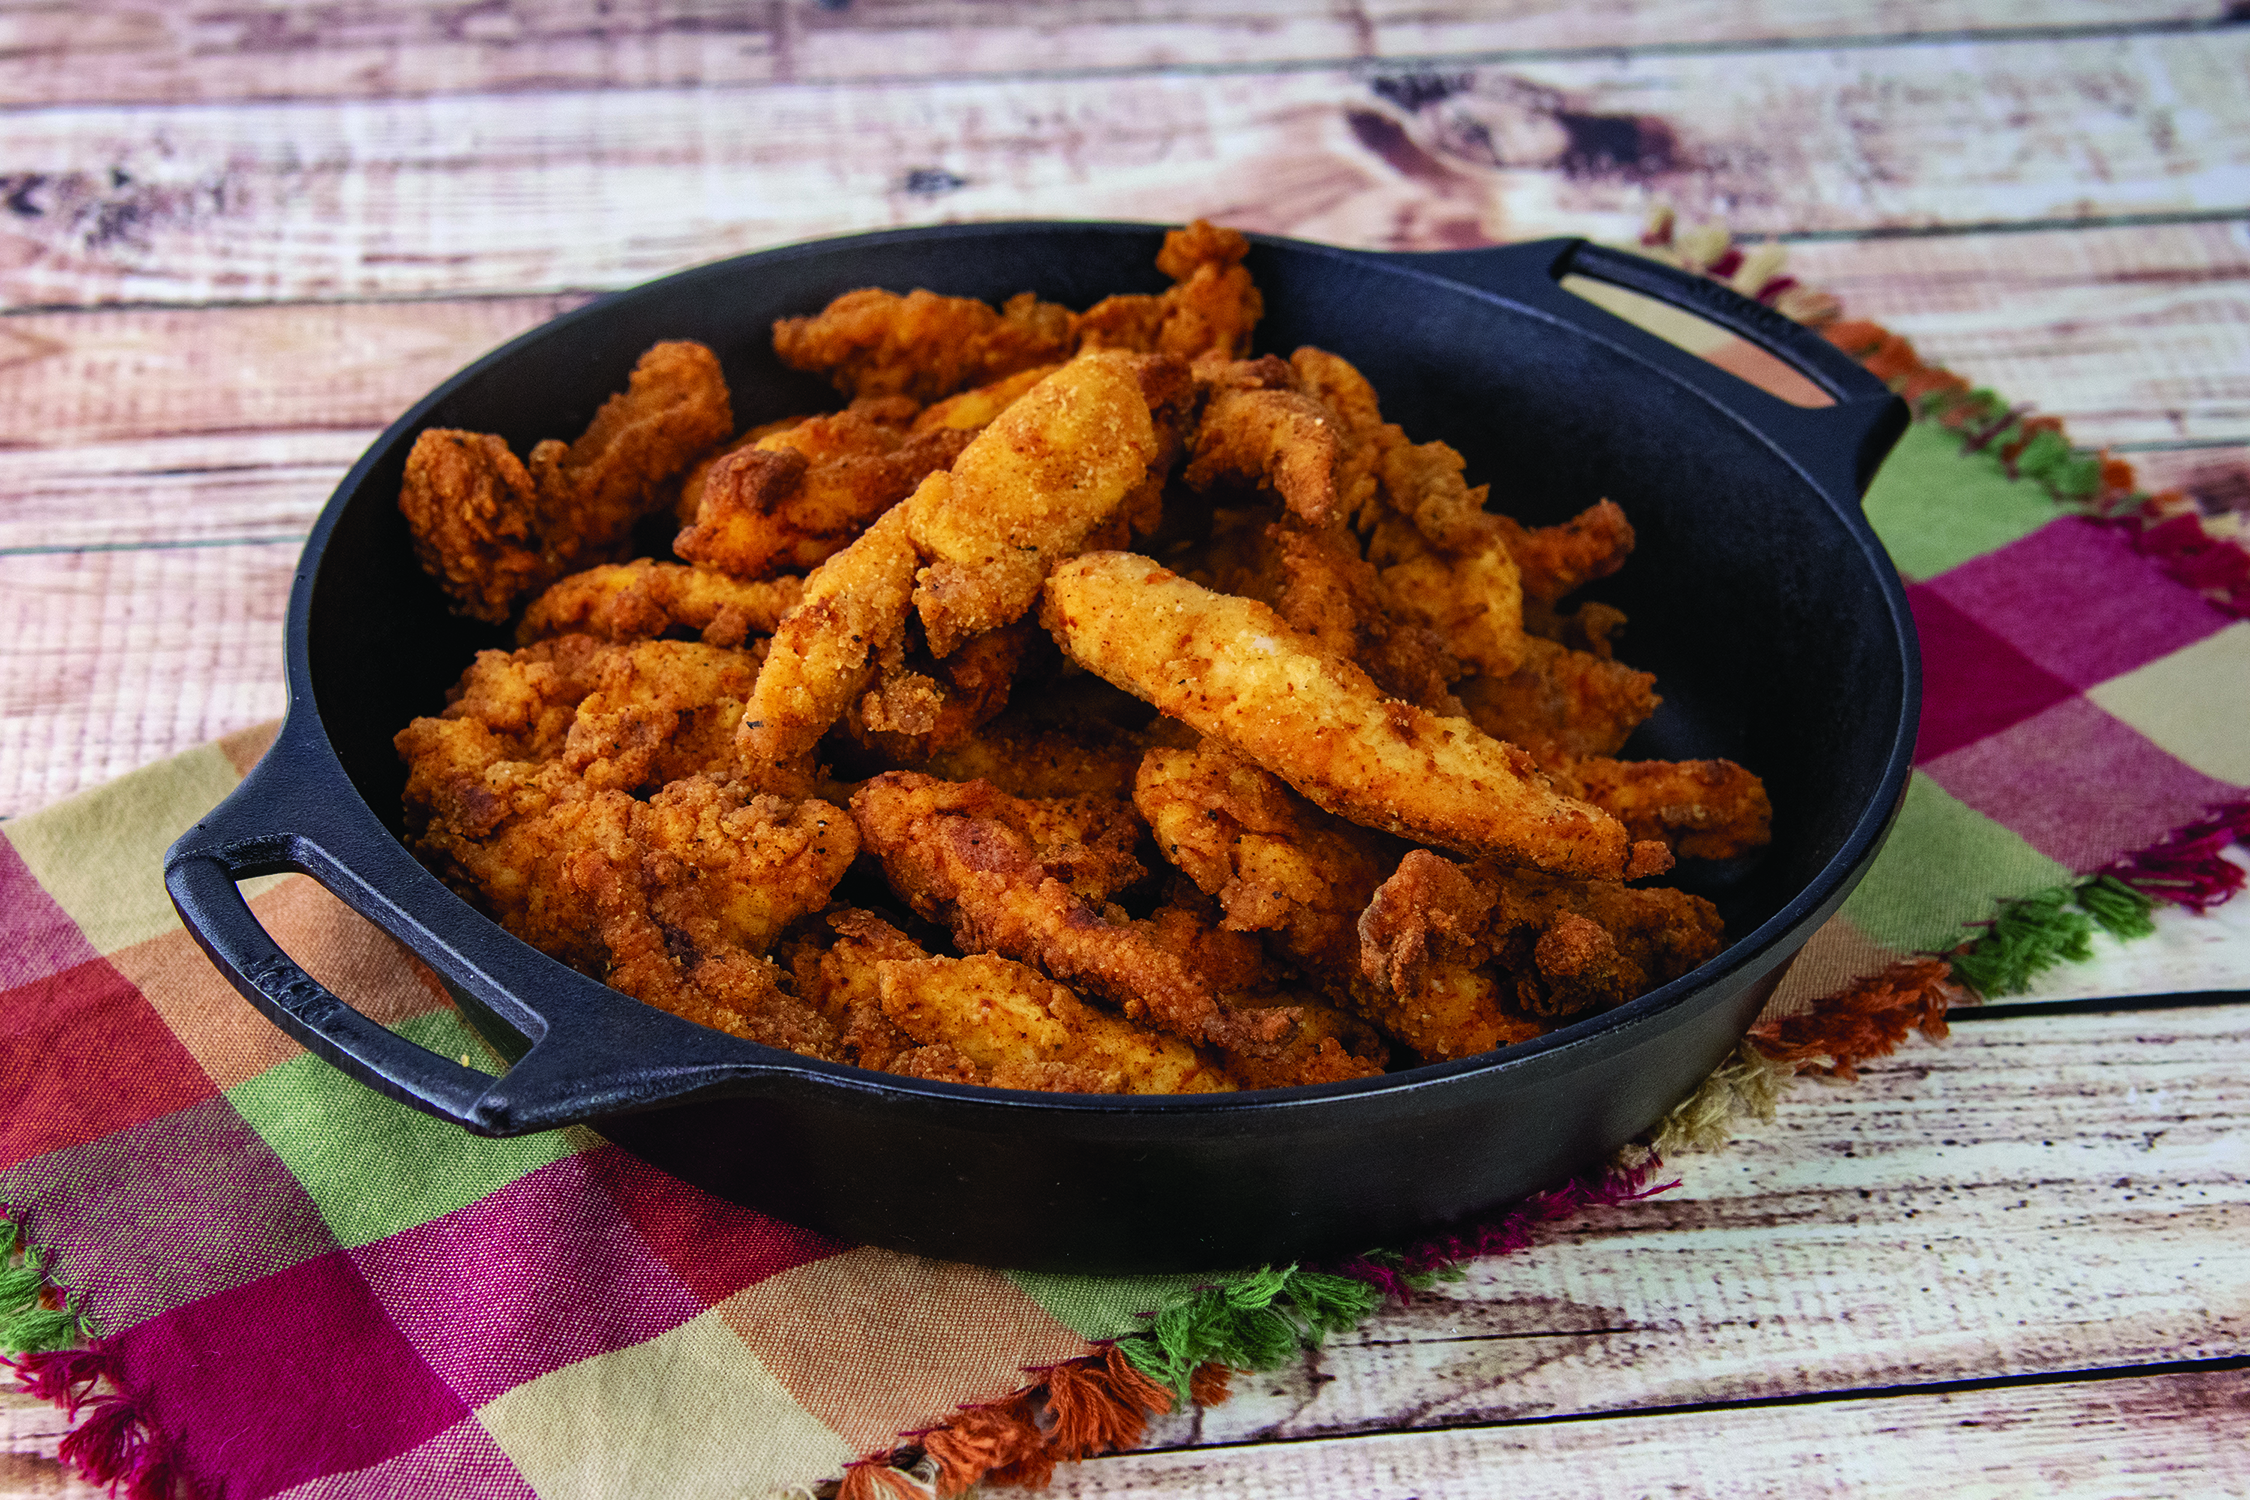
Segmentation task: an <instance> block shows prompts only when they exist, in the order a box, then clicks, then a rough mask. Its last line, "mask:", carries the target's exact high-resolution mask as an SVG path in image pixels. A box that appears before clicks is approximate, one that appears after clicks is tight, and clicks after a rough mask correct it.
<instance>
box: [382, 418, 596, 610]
mask: <svg viewBox="0 0 2250 1500" xmlns="http://www.w3.org/2000/svg"><path fill="white" fill-rule="evenodd" d="M398 508H399V512H400V514H402V515H404V516H405V517H406V529H407V532H408V534H409V535H410V536H412V537H413V539H414V555H415V557H416V558H417V559H419V560H420V562H421V564H422V571H424V572H425V573H428V574H429V575H430V577H431V578H433V579H435V580H436V581H437V584H438V587H440V588H442V589H444V590H445V592H446V597H447V598H449V599H450V600H452V602H453V608H454V610H455V611H456V612H457V613H459V614H464V615H467V616H469V617H470V618H471V619H477V620H483V621H484V622H486V623H487V624H491V625H498V624H500V623H501V622H503V621H505V620H506V619H507V618H508V615H509V613H510V612H511V611H512V610H513V609H514V608H515V601H516V600H517V599H518V598H520V597H522V596H523V595H524V594H527V593H529V592H530V591H531V590H533V589H535V588H537V587H539V586H540V585H541V584H543V583H545V582H546V581H547V580H548V579H549V578H552V577H553V576H554V575H555V573H556V572H558V571H560V570H559V568H557V567H555V565H554V564H553V563H552V562H550V561H549V559H548V558H547V556H546V552H545V548H544V546H543V544H542V543H541V541H540V514H539V505H538V501H537V499H536V497H535V496H534V494H533V492H532V485H531V476H530V474H528V473H526V472H525V470H524V466H523V464H522V463H521V462H520V461H519V460H518V459H517V458H516V456H515V454H513V453H511V452H509V451H508V445H507V443H506V442H505V441H504V440H503V439H501V438H497V437H494V436H493V435H492V434H490V433H481V432H460V431H456V430H455V429H453V428H448V427H432V428H430V429H428V430H427V431H425V432H424V433H422V435H421V436H419V437H417V438H416V439H415V440H414V446H413V448H412V449H410V450H408V452H407V455H406V478H405V482H404V483H403V484H402V485H401V486H400V488H399V493H398Z"/></svg>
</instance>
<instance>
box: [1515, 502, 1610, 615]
mask: <svg viewBox="0 0 2250 1500" xmlns="http://www.w3.org/2000/svg"><path fill="white" fill-rule="evenodd" d="M1497 519H1498V520H1499V521H1500V523H1501V527H1502V530H1503V531H1504V533H1505V534H1506V537H1507V543H1508V550H1509V551H1510V552H1511V553H1513V554H1514V555H1515V560H1516V567H1517V568H1518V569H1519V570H1520V572H1521V573H1522V575H1523V592H1524V597H1525V598H1527V599H1536V600H1538V601H1539V602H1540V603H1542V604H1552V603H1554V602H1555V601H1556V600H1557V599H1560V598H1561V597H1562V596H1563V595H1565V594H1567V593H1569V592H1570V591H1571V590H1572V589H1575V588H1577V587H1578V586H1579V585H1581V584H1585V583H1591V582H1593V581H1594V580H1595V579H1597V578H1607V577H1608V576H1609V575H1610V574H1612V573H1614V572H1616V571H1617V570H1618V569H1619V568H1622V567H1624V566H1625V559H1626V558H1627V557H1628V556H1629V555H1631V553H1632V550H1633V527H1632V523H1631V522H1629V521H1627V520H1626V519H1625V512H1624V511H1623V510H1620V509H1619V508H1618V506H1617V503H1616V502H1615V501H1613V500H1600V501H1596V502H1595V503H1594V504H1592V505H1590V506H1588V507H1586V509H1584V510H1582V511H1580V512H1579V513H1578V514H1577V515H1575V516H1573V517H1572V518H1571V519H1569V520H1568V521H1565V522H1563V523H1562V524H1561V525H1560V526H1541V527H1537V528H1532V527H1527V526H1524V525H1522V524H1520V523H1518V522H1516V521H1512V520H1509V519H1508V518H1507V517H1505V516H1501V517H1498V518H1497Z"/></svg>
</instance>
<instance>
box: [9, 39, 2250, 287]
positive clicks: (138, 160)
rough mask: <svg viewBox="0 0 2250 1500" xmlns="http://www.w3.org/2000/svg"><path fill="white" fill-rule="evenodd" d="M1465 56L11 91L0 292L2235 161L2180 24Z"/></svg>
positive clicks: (1331, 230)
mask: <svg viewBox="0 0 2250 1500" xmlns="http://www.w3.org/2000/svg"><path fill="white" fill-rule="evenodd" d="M1753 64H1754V65H1753ZM1468 73H1469V76H1468V82H1469V83H1470V85H1471V86H1470V87H1469V88H1468V89H1467V90H1466V91H1463V92H1456V93H1453V94H1450V95H1449V96H1447V97H1445V98H1442V99H1432V98H1427V97H1424V98H1423V99H1422V100H1421V101H1420V102H1421V107H1419V108H1416V109H1412V110H1409V109H1406V108H1404V107H1402V106H1401V105H1400V104H1398V103H1396V102H1394V101H1393V99H1392V98H1389V97H1386V96H1385V95H1384V94H1383V93H1381V92H1379V91H1378V90H1377V88H1376V87H1375V86H1374V83H1375V80H1373V79H1371V78H1369V77H1367V76H1365V75H1364V74H1362V73H1358V72H1355V71H1352V70H1348V69H1329V68H1319V69H1309V70H1301V71H1300V70H1277V71H1270V72H1259V73H1239V74H1224V75H1217V76H1183V75H1177V74H1172V75H1154V76H1124V77H1097V78H1076V79H1042V80H1030V81H1021V82H1012V83H1010V84H1009V85H1008V86H1006V87H1004V88H996V87H994V86H993V85H991V84H989V83H981V82H979V83H901V84H896V85H887V86H881V87H876V86H857V87H802V86H793V87H776V88H766V89H755V90H704V91H689V90H647V91H626V90H620V91H610V92H606V93H600V94H593V95H585V96H575V97H574V96H569V95H561V94H531V95H518V96H508V97H503V98H490V97H482V98H461V97H434V98H432V97H424V98H393V99H385V100H380V101H373V102H366V103H359V102H343V103H338V102H320V103H303V104H270V105H236V106H226V107H209V108H187V107H181V108H168V109H145V110H144V109H105V108H84V109H55V110H42V111H28V112H24V113H22V114H19V115H17V116H15V117H13V118H11V119H10V121H9V128H8V130H7V132H6V134H5V137H4V138H0V176H7V177H9V178H11V179H12V181H13V182H14V183H15V186H14V187H13V188H12V189H11V191H10V193H9V194H8V195H7V202H8V203H9V204H10V205H14V206H13V207H11V209H10V210H9V212H8V214H7V215H6V227H5V229H4V230H0V303H5V304H8V305H14V306H18V307H22V306H34V305H46V304H57V305H64V304H71V305H75V304H84V303H89V302H104V301H117V300H149V299H154V300H168V301H170V300H188V301H204V300H213V299H224V300H250V301H265V300H277V299H278V300H289V299H297V298H306V297H323V298H327V297H364V296H374V295H416V294H424V293H431V292H444V291H455V292H458V291H482V292H503V293H521V292H527V291H540V290H547V289H554V288H563V287H607V286H615V285H618V284H621V283H625V282H631V281H634V280H638V279H640V278H642V277H645V276H649V275H653V274H656V273H659V272H662V271H667V270H671V269H674V268H676V267H678V266H681V265H684V264H688V263H691V262H694V261H698V260H703V259H707V258H710V257H714V256H718V255H723V254H727V253H730V252H733V251H737V250H743V249H749V248H753V247H757V246H761V245H767V244H772V243H774V242H776V241H780V240H787V239H793V238H799V237H804V236H809V235H816V234H825V233H832V232H840V231H845V230H853V229H869V228H878V227H885V226H889V225H895V224H904V223H917V222H926V221H930V220H935V219H941V218H942V219H961V218H980V217H1008V216H1017V215H1031V216H1037V215H1040V214H1053V213H1056V212H1058V211H1063V212H1068V213H1071V214H1074V215H1086V216H1116V217H1124V218H1147V219H1159V220H1166V219H1182V218H1186V217H1189V216H1192V215H1196V214H1204V215H1209V216H1213V217H1217V218H1222V219H1225V220H1226V221H1228V222H1231V223H1235V224H1239V225H1242V226H1245V227H1250V228H1256V229H1265V230H1274V231H1280V232H1286V233H1292V234H1299V235H1304V236H1308V237H1311V238H1316V239H1326V240H1331V241H1335V242H1338V243H1347V244H1358V245H1369V246H1394V247H1443V246H1453V245H1460V244H1464V243H1480V242H1483V241H1486V240H1490V239H1498V238H1513V237H1522V236H1525V235H1530V234H1535V233H1541V232H1564V231H1570V232H1590V233H1594V234H1597V235H1611V236H1615V235H1621V234H1626V233H1630V232H1632V230H1633V229H1634V228H1635V227H1636V226H1637V224H1638V221H1639V219H1640V216H1641V214H1642V212H1643V210H1644V209H1645V208H1646V207H1647V206H1648V205H1649V204H1650V203H1652V202H1655V201H1658V200H1666V201H1671V202H1674V203H1676V204H1678V205H1680V206H1681V207H1682V208H1683V209H1684V210H1686V211H1687V212H1689V213H1690V214H1691V215H1697V216H1711V215H1714V214H1717V213H1721V212H1723V213H1724V214H1725V216H1726V217H1727V218H1728V219H1729V221H1730V222H1731V223H1733V224H1734V225H1735V226H1736V228H1737V229H1738V230H1742V231H1745V232H1751V233H1765V232H1786V231H1793V230H1797V231H1801V230H1818V229H1855V230H1856V229H1866V228H1875V227H1883V226H1899V225H1923V224H1936V223H1965V222H1966V223H1974V222H1980V221H2028V220H2042V219H2047V218H2054V217H2061V218H2066V219H2077V218H2084V217H2090V216H2098V215H2103V214H2120V213H2139V212H2158V211H2162V212H2175V211H2182V212H2184V211H2215V210H2231V209H2235V208H2239V207H2240V206H2241V204H2242V198H2243V187H2242V184H2243V181H2244V169H2245V166H2246V165H2250V87H2246V86H2245V83H2246V81H2250V52H2245V50H2244V49H2242V48H2240V47H2237V46H2232V45H2214V44H2213V43H2212V42H2211V41H2209V40H2207V39H2206V38H2204V37H2202V36H2182V35H2135V36H2125V37H2096V38H2081V39H2069V40H2031V41H2022V42H2013V43H2009V44H2006V45H1990V46H1981V47H1979V46H1970V45H1967V44H1958V45H1901V46H1878V47H1866V48H1855V49H1844V50H1834V51H1822V50H1806V51H1773V52H1764V53H1759V54H1756V55H1755V58H1754V60H1753V59H1752V58H1750V57H1748V56H1744V55H1730V54H1726V53H1694V54H1683V55H1666V54H1628V55H1624V56H1617V57H1603V58H1583V57H1581V58H1569V59H1564V60H1559V61H1555V62H1547V63H1535V64H1534V63H1526V64H1523V65H1521V66H1517V65H1513V64H1507V65H1503V64H1494V65H1492V66H1488V67H1480V68H1476V69H1473V70H1468ZM1393 92H1396V91H1395V90H1394V91H1393ZM2088 100H2098V101H2100V107H2099V108H2089V107H2088V106H2087V103H2086V101H2088ZM34 179H36V180H34ZM956 184H957V185H956Z"/></svg>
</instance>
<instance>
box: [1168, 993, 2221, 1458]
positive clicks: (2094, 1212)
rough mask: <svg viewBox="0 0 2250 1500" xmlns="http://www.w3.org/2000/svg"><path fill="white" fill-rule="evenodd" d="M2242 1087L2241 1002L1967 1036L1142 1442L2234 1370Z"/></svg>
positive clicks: (1967, 1026)
mask: <svg viewBox="0 0 2250 1500" xmlns="http://www.w3.org/2000/svg"><path fill="white" fill-rule="evenodd" d="M2246 1067H2250V1004H2246V1005H2229V1006H2217V1007H2211V1008H2207V1009H2183V1010H2172V1011H2154V1012H2142V1013H2137V1014H2084V1013H2080V1014H2071V1015H2061V1016H2026V1017H2015V1018H2003V1017H1999V1016H1995V1017H1991V1018H1984V1019H1972V1020H1963V1021H1961V1022H1960V1023H1959V1024H1957V1025H1956V1026H1955V1028H1954V1033H1953V1039H1952V1041H1951V1042H1950V1043H1949V1044H1948V1045H1946V1046H1943V1047H1930V1046H1924V1045H1915V1046H1910V1047H1908V1048H1906V1049H1904V1050H1902V1051H1901V1052H1900V1053H1899V1054H1897V1055H1896V1056H1895V1057H1893V1058H1892V1059H1890V1060H1889V1061H1887V1062H1885V1063H1882V1064H1880V1065H1878V1066H1877V1067H1876V1068H1874V1069H1872V1070H1870V1071H1869V1072H1868V1073H1866V1074H1865V1075H1864V1076H1863V1077H1862V1078H1861V1079H1860V1081H1858V1082H1857V1083H1854V1084H1849V1085H1834V1086H1824V1085H1819V1084H1807V1085H1802V1086H1800V1087H1799V1088H1797V1089H1796V1090H1794V1091H1793V1092H1792V1093H1791V1094H1790V1095H1789V1097H1788V1098H1787V1099H1785V1100H1784V1101H1783V1103H1782V1106H1781V1109H1780V1113H1779V1116H1778V1118H1777V1119H1776V1120H1775V1121H1774V1122H1773V1123H1772V1124H1770V1125H1764V1126H1758V1127H1755V1128H1753V1129H1752V1130H1749V1131H1747V1132H1746V1133H1745V1134H1744V1135H1743V1136H1742V1137H1741V1138H1739V1139H1738V1140H1737V1141H1736V1143H1735V1144H1734V1145H1733V1146H1731V1147H1730V1148H1728V1149H1727V1150H1726V1151H1725V1152H1723V1153H1720V1154H1718V1155H1715V1156H1691V1157H1686V1158H1682V1159H1680V1160H1679V1161H1677V1162H1675V1163H1673V1164H1672V1165H1673V1168H1674V1169H1675V1170H1676V1171H1677V1172H1678V1173H1679V1175H1680V1177H1681V1178H1682V1185H1681V1186H1680V1187H1679V1188H1678V1189H1676V1190H1675V1191H1674V1192H1673V1193H1671V1194H1667V1195H1664V1196H1661V1197H1658V1198H1656V1199H1654V1200H1652V1201H1650V1202H1647V1203H1643V1204H1638V1205H1628V1206H1625V1207H1622V1208H1617V1209H1611V1210H1603V1211H1599V1212H1595V1213H1591V1214H1589V1215H1587V1216H1586V1217H1585V1218H1584V1219H1583V1220H1582V1221H1579V1222H1577V1223H1575V1224H1572V1225H1569V1226H1567V1227H1565V1228H1564V1229H1563V1231H1562V1232H1561V1233H1559V1234H1550V1235H1548V1236H1546V1237H1545V1239H1544V1241H1543V1243H1542V1244H1541V1245H1540V1246H1538V1247H1537V1248H1535V1249H1534V1250H1533V1251H1531V1252H1530V1253H1528V1254H1525V1255H1521V1256H1516V1257H1511V1258H1507V1259H1501V1260H1488V1261H1483V1262H1479V1263H1477V1264H1475V1265H1473V1266H1472V1267H1470V1269H1469V1272H1468V1275H1467V1278H1466V1279H1465V1280H1463V1281H1461V1282H1458V1283H1455V1284H1453V1285H1451V1286H1442V1285H1441V1287H1440V1288H1439V1289H1438V1291H1437V1292H1436V1293H1435V1294H1434V1295H1432V1296H1431V1297H1429V1298H1428V1299H1426V1300H1424V1301H1422V1302H1419V1303H1417V1304H1415V1305H1413V1306H1411V1307H1407V1308H1403V1309H1392V1310H1390V1311H1387V1312H1385V1313H1383V1314H1381V1315H1379V1316H1378V1317H1377V1318H1376V1319H1375V1320H1373V1321H1372V1322H1371V1323H1370V1324H1368V1325H1367V1326H1366V1327H1365V1328H1364V1329H1363V1330H1362V1331H1361V1332H1360V1333H1359V1334H1358V1335H1356V1336H1354V1337H1350V1338H1346V1339H1342V1340H1339V1341H1337V1342H1335V1343H1333V1344H1331V1345H1330V1346H1329V1348H1328V1349H1327V1350H1325V1351H1323V1352H1321V1353H1318V1354H1314V1355H1308V1356H1307V1357H1306V1359H1305V1361H1304V1362H1303V1364H1302V1365H1301V1366H1299V1367H1296V1368H1294V1369H1288V1370H1284V1371H1281V1372H1278V1373H1277V1374H1275V1375H1273V1376H1271V1377H1266V1378H1262V1379H1259V1380H1255V1381H1247V1380H1246V1381H1244V1382H1243V1383H1242V1386H1243V1389H1242V1393H1241V1394H1240V1395H1238V1396H1237V1397H1236V1398H1235V1399H1234V1400H1233V1401H1230V1402H1229V1403H1227V1404H1226V1405H1225V1406H1221V1407H1218V1408H1215V1409H1213V1410H1211V1411H1210V1412H1208V1413H1205V1414H1204V1415H1203V1416H1202V1417H1201V1419H1200V1421H1199V1422H1198V1421H1197V1420H1195V1419H1192V1418H1169V1419H1166V1424H1165V1425H1164V1426H1163V1428H1162V1430H1161V1432H1160V1434H1159V1435H1158V1437H1157V1439H1156V1441H1158V1442H1159V1443H1183V1442H1187V1441H1190V1440H1195V1441H1201V1442H1206V1443H1210V1442H1222V1443H1250V1442H1267V1441H1274V1440H1295V1439H1303V1438H1312V1437H1322V1436H1334V1435H1337V1434H1340V1433H1349V1432H1362V1431H1370V1430H1380V1429H1399V1428H1435V1427H1447V1426H1455V1425H1460V1424H1464V1423H1479V1422H1494V1421H1509V1420H1524V1419H1530V1418H1549V1417H1558V1416H1577V1415H1584V1414H1587V1413H1594V1412H1622V1411H1648V1410H1651V1409H1656V1408H1662V1407H1668V1406H1677V1405H1682V1404H1688V1403H1701V1402H1742V1401H1758V1400H1768V1399H1773V1398H1778V1397H1783V1396H1790V1395H1798V1394H1804V1393H1810V1392H1823V1391H1826V1392H1849V1391H1855V1390H1864V1389H1868V1388H1876V1387H1885V1386H1891V1385H1902V1384H1926V1383H1930V1382H1934V1381H1948V1380H1956V1379H1974V1378H1987V1377H1991V1376H1998V1375H2030V1374H2045V1373H2051V1372H2055V1371H2067V1370H2085V1369H2100V1368H2104V1367H2109V1366H2116V1365H2129V1364H2136V1363H2152V1362H2161V1361H2166V1360H2188V1359H2218V1358H2228V1357H2232V1356H2235V1355H2238V1354H2241V1353H2243V1352H2244V1346H2245V1336H2246V1334H2250V1182H2246V1181H2245V1177H2246V1174H2245V1173H2244V1172H2243V1170H2242V1167H2243V1160H2244V1155H2243V1148H2242V1144H2241V1143H2242V1141H2243V1139H2244V1130H2245V1127H2246V1126H2250V1099H2246V1098H2245V1097H2244V1095H2243V1093H2242V1090H2241V1089H2240V1087H2239V1085H2238V1082H2237V1081H2238V1080H2239V1079H2240V1078H2241V1077H2242V1074H2243V1070H2244V1069H2245V1068H2246Z"/></svg>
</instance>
